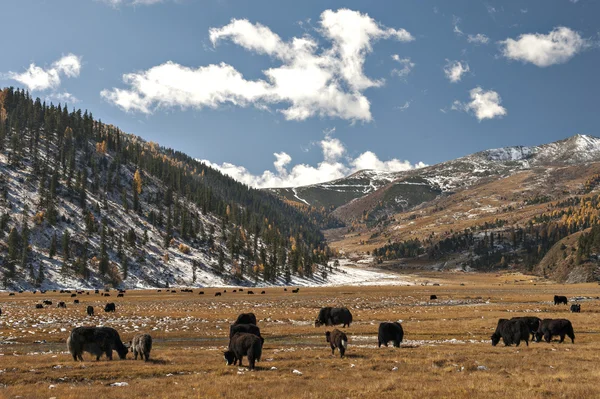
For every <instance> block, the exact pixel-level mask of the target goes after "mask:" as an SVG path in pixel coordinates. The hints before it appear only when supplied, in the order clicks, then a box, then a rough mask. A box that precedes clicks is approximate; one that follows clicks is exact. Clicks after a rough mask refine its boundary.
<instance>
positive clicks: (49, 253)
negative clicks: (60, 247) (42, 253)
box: [48, 231, 56, 259]
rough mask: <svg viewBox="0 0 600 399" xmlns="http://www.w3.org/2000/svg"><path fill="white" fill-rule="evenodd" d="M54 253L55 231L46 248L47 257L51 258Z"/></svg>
mask: <svg viewBox="0 0 600 399" xmlns="http://www.w3.org/2000/svg"><path fill="white" fill-rule="evenodd" d="M54 255H56V231H55V232H54V234H53V235H52V239H51V240H50V249H49V250H48V257H49V258H50V259H52V258H53V257H54Z"/></svg>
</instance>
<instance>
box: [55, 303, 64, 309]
mask: <svg viewBox="0 0 600 399" xmlns="http://www.w3.org/2000/svg"><path fill="white" fill-rule="evenodd" d="M56 307H57V308H63V309H66V308H67V305H66V304H65V303H64V302H59V303H58V305H56Z"/></svg>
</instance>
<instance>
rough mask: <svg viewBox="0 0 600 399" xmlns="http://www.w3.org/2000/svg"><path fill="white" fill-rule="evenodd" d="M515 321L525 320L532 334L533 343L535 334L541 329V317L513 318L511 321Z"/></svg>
mask: <svg viewBox="0 0 600 399" xmlns="http://www.w3.org/2000/svg"><path fill="white" fill-rule="evenodd" d="M515 319H520V320H523V321H524V322H525V323H526V324H527V327H529V332H530V333H531V341H533V340H534V338H535V333H536V332H537V330H538V328H539V327H540V323H541V322H542V320H541V319H540V318H539V317H533V316H526V317H513V318H511V320H515Z"/></svg>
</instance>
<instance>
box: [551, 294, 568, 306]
mask: <svg viewBox="0 0 600 399" xmlns="http://www.w3.org/2000/svg"><path fill="white" fill-rule="evenodd" d="M567 303H568V302H567V297H566V296H562V295H554V304H555V305H560V304H564V305H567Z"/></svg>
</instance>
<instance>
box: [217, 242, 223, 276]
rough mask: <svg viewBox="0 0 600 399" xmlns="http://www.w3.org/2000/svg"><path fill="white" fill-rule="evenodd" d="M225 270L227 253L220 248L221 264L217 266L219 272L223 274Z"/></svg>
mask: <svg viewBox="0 0 600 399" xmlns="http://www.w3.org/2000/svg"><path fill="white" fill-rule="evenodd" d="M224 271H225V254H224V253H223V250H222V249H221V248H219V264H218V267H217V272H218V273H219V274H223V272H224Z"/></svg>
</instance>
